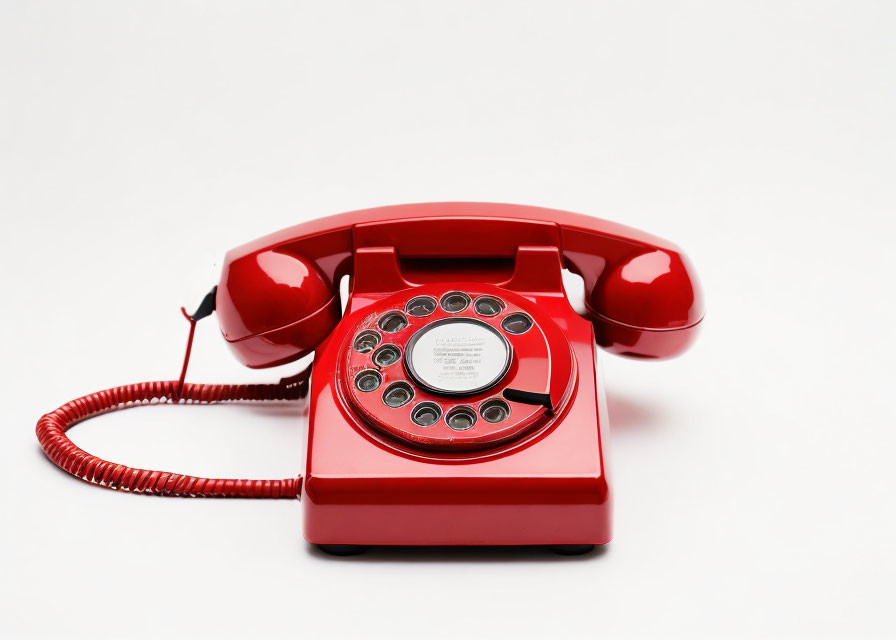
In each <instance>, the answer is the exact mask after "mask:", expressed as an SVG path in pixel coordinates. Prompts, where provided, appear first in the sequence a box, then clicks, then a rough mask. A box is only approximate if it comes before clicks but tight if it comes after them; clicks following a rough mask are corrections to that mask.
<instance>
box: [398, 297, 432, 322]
mask: <svg viewBox="0 0 896 640" xmlns="http://www.w3.org/2000/svg"><path fill="white" fill-rule="evenodd" d="M437 304H438V303H437V302H436V299H435V298H433V297H431V296H417V297H416V298H411V299H410V300H409V301H408V303H407V304H406V305H405V307H404V310H405V311H406V312H407V314H408V315H409V316H414V317H415V318H424V317H426V316H428V315H429V314H431V313H432V312H433V311H435V310H436V306H437Z"/></svg>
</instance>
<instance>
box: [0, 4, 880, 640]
mask: <svg viewBox="0 0 896 640" xmlns="http://www.w3.org/2000/svg"><path fill="white" fill-rule="evenodd" d="M894 121H896V10H894V7H893V5H892V4H891V3H886V2H877V3H875V2H845V1H844V2H816V1H806V2H743V3H732V2H709V1H707V2H662V1H660V2H636V3H623V2H619V3H606V2H591V3H581V2H506V3H501V2H458V1H453V2H444V3H434V2H429V3H426V2H360V1H359V2H352V3H340V2H320V3H310V2H285V1H284V2H244V3H239V2H227V1H216V2H195V1H191V2H137V3H134V2H118V1H108V2H80V3H68V2H45V1H38V2H25V1H9V0H2V2H0V216H2V234H0V243H2V246H0V252H2V253H0V255H2V271H0V285H2V295H3V305H2V306H3V312H2V319H0V323H2V326H0V336H2V367H0V382H2V387H0V388H2V390H3V391H2V393H3V406H4V410H3V418H2V422H3V444H2V446H0V473H2V483H0V492H2V493H0V497H2V506H0V513H2V527H0V588H2V592H0V634H2V635H4V636H9V637H38V636H48V637H85V638H98V637H113V636H114V637H135V638H138V637H146V638H150V637H152V638H158V637H168V638H175V637H189V638H195V637H205V636H208V637H216V638H220V637H243V638H245V637H267V636H270V637H293V638H294V637H306V638H330V637H343V636H344V637H366V638H370V637H389V638H396V637H406V638H419V637H423V636H427V635H428V636H438V637H463V638H473V637H492V638H494V637H508V638H524V637H537V638H546V637H594V638H597V637H602V638H610V637H626V638H627V637H631V638H635V637H682V638H698V637H706V638H719V637H756V638H764V637H806V638H819V637H825V636H830V637H877V636H880V637H883V636H890V637H892V635H893V634H896V622H894V617H893V614H892V596H893V591H894V579H896V560H894V539H896V513H894V496H893V489H894V484H896V483H894V474H893V455H894V453H893V450H894V445H896V424H894V423H896V420H894V412H893V403H892V396H893V389H894V382H896V380H894V373H893V372H894V365H896V356H894V340H893V326H894V321H896V317H894V315H896V313H894V311H896V307H894V294H893V282H894V279H896V278H894V277H896V269H894V266H893V265H894V255H893V250H892V247H893V233H894V228H896V225H894V222H893V218H894V215H896V194H894V175H896V171H894V170H896V124H894ZM439 200H484V201H503V202H517V203H524V204H537V205H542V206H549V207H556V208H561V209H568V210H572V211H577V212H585V213H591V214H594V215H597V216H601V217H606V218H610V219H613V220H616V221H619V222H623V223H626V224H629V225H632V226H635V227H639V228H642V229H644V230H647V231H649V232H651V233H655V234H657V235H661V236H665V237H668V238H670V239H671V240H673V241H675V242H677V243H679V244H680V245H681V246H683V247H684V248H685V250H686V251H687V252H688V253H689V254H690V256H691V257H692V258H693V260H694V262H695V264H696V265H697V267H698V270H699V272H700V274H701V276H702V279H703V284H704V286H705V290H706V298H707V304H708V315H707V318H706V320H705V328H704V332H703V335H702V337H701V339H700V341H699V342H698V344H697V345H696V346H695V347H694V348H693V349H692V350H691V351H690V352H689V353H688V354H687V355H685V356H683V357H681V358H679V359H677V360H673V361H670V362H665V363H644V362H637V361H629V360H623V359H619V358H616V357H611V356H607V357H605V358H603V367H604V372H605V374H606V380H607V385H608V393H609V411H610V417H611V424H612V449H611V451H610V457H611V465H612V472H613V480H614V483H615V485H614V488H615V496H616V506H615V540H614V541H613V543H612V544H611V545H609V547H608V548H607V549H606V551H605V552H604V553H602V554H594V555H591V556H587V557H582V558H562V557H558V556H554V555H551V554H547V553H544V552H541V551H528V550H525V551H521V550H510V551H500V550H498V551H495V550H468V551H463V550H461V551H457V550H448V551H439V550H410V551H408V550H401V551H397V550H387V551H374V552H371V553H369V554H367V555H365V556H361V557H355V558H349V559H334V558H330V557H326V556H323V555H322V554H320V553H319V552H317V551H315V550H313V549H311V548H309V547H308V546H307V545H306V544H305V543H304V542H303V540H302V538H301V512H300V505H299V503H298V502H290V501H247V500H243V501H237V500H186V499H162V498H151V497H144V496H136V495H129V494H124V493H121V494H118V493H113V492H110V491H104V490H101V489H98V488H95V487H91V486H89V485H87V484H84V483H81V482H78V481H76V480H74V479H72V478H70V477H67V476H66V475H65V474H63V473H61V472H59V471H57V470H56V469H55V468H54V467H53V466H52V465H51V464H49V463H48V462H47V461H46V460H45V459H44V458H43V456H42V454H41V452H40V450H39V448H38V445H37V442H36V440H35V437H34V434H33V427H34V424H35V422H36V420H37V419H38V417H39V416H40V415H41V414H42V413H44V412H46V411H49V410H51V409H53V408H55V407H57V406H58V405H60V404H62V403H63V402H65V401H67V400H69V399H71V398H74V397H76V396H78V395H81V394H84V393H87V392H90V391H94V390H98V389H102V388H106V387H109V386H114V385H118V384H123V383H126V382H134V381H139V380H153V379H170V378H173V377H176V375H177V373H178V371H179V365H180V357H181V353H182V349H183V345H184V341H185V337H186V328H187V327H186V323H185V322H184V321H183V319H182V318H181V317H180V314H179V311H178V307H179V306H180V305H181V304H185V305H187V306H188V307H191V308H192V307H193V306H194V305H196V304H197V303H198V302H199V300H200V299H201V297H202V295H203V294H204V293H205V292H206V291H207V290H208V289H209V288H210V286H211V285H212V284H214V283H215V281H216V279H217V275H218V269H219V268H220V260H221V258H222V257H223V255H224V252H225V251H226V250H227V249H229V248H231V247H233V246H235V245H238V244H241V243H243V242H245V241H248V240H250V239H253V238H255V237H258V236H260V235H263V234H266V233H269V232H271V231H274V230H276V229H278V228H281V227H285V226H289V225H291V224H295V223H297V222H300V221H302V220H306V219H309V218H312V217H317V216H322V215H328V214H332V213H338V212H342V211H347V210H352V209H357V208H364V207H369V206H376V205H383V204H393V203H402V202H419V201H439ZM194 353H195V356H194V365H193V367H192V370H191V375H190V378H191V379H192V380H194V381H227V382H230V381H248V380H258V381H267V380H276V379H278V378H279V377H280V376H281V375H284V374H285V373H291V372H292V371H294V370H295V367H294V366H293V367H285V368H282V369H280V370H273V371H257V372H251V371H248V370H246V369H244V368H242V367H241V366H240V365H239V364H237V362H236V361H235V360H234V359H233V358H232V356H231V355H230V354H229V353H228V352H227V349H226V348H225V345H224V344H223V341H222V340H221V339H220V337H219V335H218V333H217V330H216V328H215V323H214V321H206V322H205V323H203V324H201V325H200V328H199V332H198V339H197V345H196V349H195V352H194ZM299 414H300V407H298V406H295V405H289V404H285V405H280V406H275V407H248V406H226V407H153V408H146V409H142V410H139V411H128V412H122V413H116V414H112V415H105V416H102V417H99V418H97V419H95V420H92V421H90V422H89V423H86V424H84V425H81V426H79V427H77V428H76V429H74V430H73V431H72V437H73V438H74V440H75V441H76V442H77V443H78V444H79V445H80V446H82V447H84V448H85V449H87V450H89V451H91V452H93V453H96V454H98V455H100V456H103V457H106V458H109V459H113V460H116V461H120V462H123V463H126V464H129V465H136V466H144V467H149V468H160V469H171V470H176V471H181V472H185V473H192V474H199V475H210V476H231V477H233V476H235V477H262V478H267V477H270V478H279V477H288V476H291V475H294V474H296V473H298V471H299V460H300V458H301V451H300V447H301V434H302V431H303V429H304V428H305V425H304V423H303V422H302V420H301V419H300V417H299ZM888 609H889V611H888Z"/></svg>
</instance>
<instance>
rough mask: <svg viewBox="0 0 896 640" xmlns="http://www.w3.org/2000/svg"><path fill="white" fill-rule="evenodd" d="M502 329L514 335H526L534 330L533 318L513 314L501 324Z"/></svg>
mask: <svg viewBox="0 0 896 640" xmlns="http://www.w3.org/2000/svg"><path fill="white" fill-rule="evenodd" d="M501 327H503V329H504V331H506V332H507V333H512V334H513V335H519V334H521V333H526V332H527V331H528V330H529V329H531V328H532V318H530V317H529V316H527V315H526V314H525V313H512V314H510V315H509V316H507V317H506V318H504V320H503V321H502V322H501Z"/></svg>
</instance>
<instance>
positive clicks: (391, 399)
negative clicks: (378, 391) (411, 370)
mask: <svg viewBox="0 0 896 640" xmlns="http://www.w3.org/2000/svg"><path fill="white" fill-rule="evenodd" d="M413 397H414V390H413V389H412V388H411V385H409V384H408V383H407V382H393V383H392V384H390V385H389V386H388V387H386V391H385V392H384V393H383V403H384V404H385V405H386V406H387V407H392V408H393V409H397V408H398V407H403V406H404V405H406V404H407V403H408V402H410V401H411V400H412V399H413Z"/></svg>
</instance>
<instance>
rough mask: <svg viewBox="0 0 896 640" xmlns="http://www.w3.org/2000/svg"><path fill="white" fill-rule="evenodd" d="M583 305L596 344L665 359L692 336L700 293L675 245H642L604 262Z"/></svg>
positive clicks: (700, 308)
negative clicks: (639, 249) (637, 249)
mask: <svg viewBox="0 0 896 640" xmlns="http://www.w3.org/2000/svg"><path fill="white" fill-rule="evenodd" d="M585 304H586V307H587V308H588V311H589V315H590V316H591V318H590V319H591V320H592V322H593V324H594V328H595V335H596V337H597V343H598V344H599V345H600V346H601V347H603V348H604V349H606V350H607V351H610V352H611V353H616V354H618V355H622V356H629V357H635V358H652V359H658V358H671V357H674V356H677V355H679V354H680V353H682V352H684V351H685V350H686V349H687V348H688V347H689V346H690V345H691V343H692V342H693V341H694V339H695V338H696V337H697V332H698V329H699V326H700V325H699V323H700V321H701V320H702V319H703V314H704V308H703V294H702V292H701V290H700V285H699V282H698V281H697V276H696V273H695V271H694V268H693V266H692V265H691V264H690V262H689V261H688V259H687V257H686V256H685V255H684V254H682V253H680V252H678V251H675V250H671V249H666V248H656V247H649V246H648V247H642V248H641V251H638V252H634V253H632V254H629V255H626V256H625V257H623V258H621V259H618V260H615V261H608V262H607V263H606V265H605V267H604V269H603V271H602V272H601V274H600V275H599V276H598V278H597V281H596V282H595V284H594V287H593V289H592V290H591V291H590V292H587V291H586V296H585Z"/></svg>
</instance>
